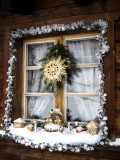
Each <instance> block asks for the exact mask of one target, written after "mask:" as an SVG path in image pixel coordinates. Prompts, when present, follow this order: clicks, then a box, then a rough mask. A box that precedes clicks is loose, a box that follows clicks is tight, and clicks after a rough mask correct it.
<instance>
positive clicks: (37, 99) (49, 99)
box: [26, 43, 54, 119]
mask: <svg viewBox="0 0 120 160" xmlns="http://www.w3.org/2000/svg"><path fill="white" fill-rule="evenodd" d="M53 45H54V43H42V44H31V45H28V62H27V64H28V66H41V65H42V62H40V59H42V58H43V57H44V56H45V55H46V53H47V52H48V48H49V47H51V46H53ZM26 79H27V83H26V84H27V92H29V93H51V90H49V91H48V90H46V89H45V88H46V87H45V84H44V82H43V81H42V79H41V74H40V70H28V71H27V72H26ZM26 100H27V104H26V105H27V107H26V109H27V111H26V112H27V118H30V119H31V118H40V119H45V118H47V117H48V115H49V112H50V110H51V109H53V107H54V97H53V96H47V95H46V96H43V95H42V96H28V97H27V98H26Z"/></svg>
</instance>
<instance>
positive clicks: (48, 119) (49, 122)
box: [45, 116, 52, 124]
mask: <svg viewBox="0 0 120 160" xmlns="http://www.w3.org/2000/svg"><path fill="white" fill-rule="evenodd" d="M45 124H52V119H51V117H50V116H49V117H48V118H47V120H46V121H45Z"/></svg>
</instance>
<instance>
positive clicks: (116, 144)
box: [109, 138, 120, 146]
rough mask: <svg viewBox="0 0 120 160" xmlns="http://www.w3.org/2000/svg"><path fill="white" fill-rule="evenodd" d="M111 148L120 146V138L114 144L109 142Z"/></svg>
mask: <svg viewBox="0 0 120 160" xmlns="http://www.w3.org/2000/svg"><path fill="white" fill-rule="evenodd" d="M109 145H110V146H120V138H116V140H115V141H114V142H109Z"/></svg>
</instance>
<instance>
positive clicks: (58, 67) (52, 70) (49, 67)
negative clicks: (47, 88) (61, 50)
mask: <svg viewBox="0 0 120 160" xmlns="http://www.w3.org/2000/svg"><path fill="white" fill-rule="evenodd" d="M65 61H66V60H65V59H61V56H58V57H57V58H55V57H52V58H50V59H48V60H47V61H46V63H45V64H43V65H42V71H41V74H42V76H43V80H44V81H45V82H46V84H47V85H48V84H50V83H52V84H54V85H55V84H56V83H57V82H61V81H62V77H63V76H64V75H66V74H67V73H66V68H67V66H66V65H65V64H64V63H65Z"/></svg>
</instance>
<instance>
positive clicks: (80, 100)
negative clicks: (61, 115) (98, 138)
mask: <svg viewBox="0 0 120 160" xmlns="http://www.w3.org/2000/svg"><path fill="white" fill-rule="evenodd" d="M67 106H68V107H67V120H68V121H77V120H78V121H90V120H94V119H95V118H97V117H99V112H98V107H99V97H79V96H73V97H67Z"/></svg>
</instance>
